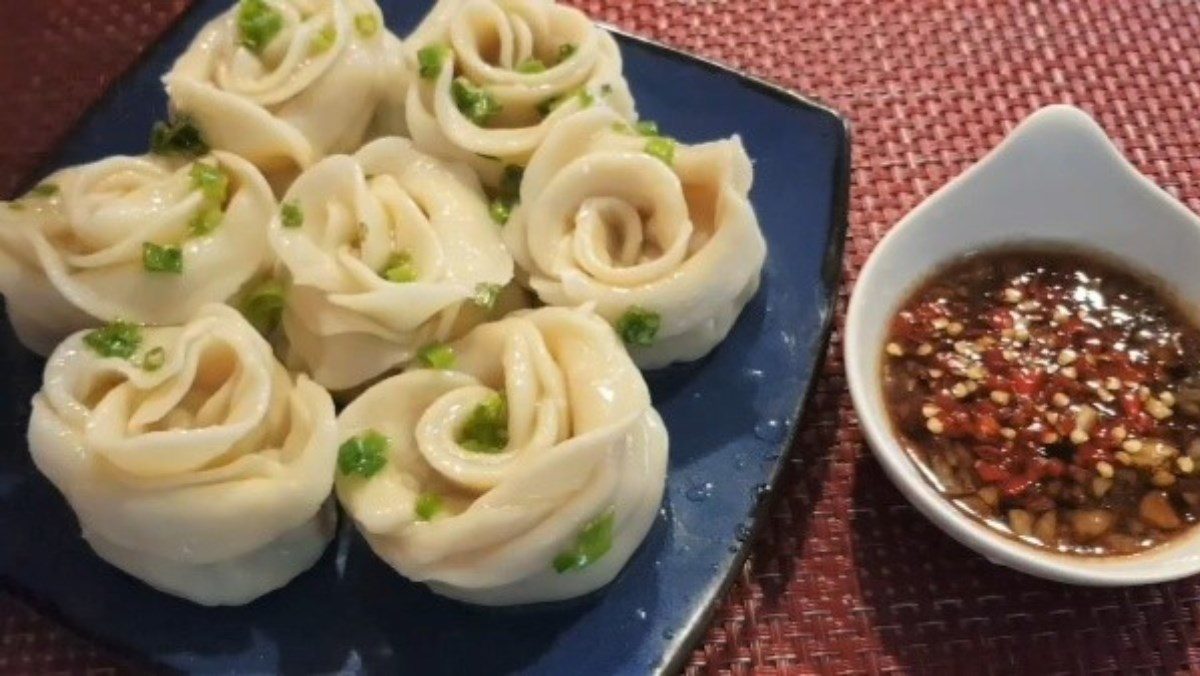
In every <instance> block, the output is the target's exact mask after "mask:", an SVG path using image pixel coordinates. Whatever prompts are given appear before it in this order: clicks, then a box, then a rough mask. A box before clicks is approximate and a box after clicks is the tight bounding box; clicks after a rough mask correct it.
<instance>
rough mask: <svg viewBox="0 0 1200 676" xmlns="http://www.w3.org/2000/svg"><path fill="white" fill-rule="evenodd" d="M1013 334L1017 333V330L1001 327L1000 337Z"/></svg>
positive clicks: (1010, 336) (1008, 336)
mask: <svg viewBox="0 0 1200 676" xmlns="http://www.w3.org/2000/svg"><path fill="white" fill-rule="evenodd" d="M1015 335H1017V332H1016V331H1013V330H1012V329H1001V330H1000V337H1001V338H1012V337H1013V336H1015Z"/></svg>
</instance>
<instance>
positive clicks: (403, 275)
mask: <svg viewBox="0 0 1200 676" xmlns="http://www.w3.org/2000/svg"><path fill="white" fill-rule="evenodd" d="M418 276H419V275H418V273H417V266H416V264H414V263H413V259H412V254H410V253H408V252H407V251H398V252H396V253H394V254H392V257H391V258H389V259H388V262H387V265H386V266H384V268H383V278H384V279H386V280H388V281H389V282H396V283H398V284H403V283H405V282H415V281H417V277H418Z"/></svg>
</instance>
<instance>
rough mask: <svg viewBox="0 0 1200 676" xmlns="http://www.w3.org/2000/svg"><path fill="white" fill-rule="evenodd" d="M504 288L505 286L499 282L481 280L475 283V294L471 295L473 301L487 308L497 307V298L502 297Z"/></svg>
mask: <svg viewBox="0 0 1200 676" xmlns="http://www.w3.org/2000/svg"><path fill="white" fill-rule="evenodd" d="M502 288H504V287H502V286H500V285H499V284H488V283H487V282H480V283H479V284H476V285H475V295H473V296H471V302H472V303H474V304H476V305H478V306H479V307H481V308H483V309H485V310H492V309H495V307H496V299H497V298H499V297H500V290H501V289H502Z"/></svg>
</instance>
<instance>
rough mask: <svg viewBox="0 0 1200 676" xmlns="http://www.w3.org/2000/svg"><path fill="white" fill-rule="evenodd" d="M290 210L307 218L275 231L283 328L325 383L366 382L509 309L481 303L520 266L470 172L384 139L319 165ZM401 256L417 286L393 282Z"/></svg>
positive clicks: (340, 386)
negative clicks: (284, 283)
mask: <svg viewBox="0 0 1200 676" xmlns="http://www.w3.org/2000/svg"><path fill="white" fill-rule="evenodd" d="M284 205H286V208H287V209H296V210H298V213H299V214H300V218H302V223H300V224H299V225H294V227H288V225H286V224H285V223H284V219H283V216H282V215H280V216H278V217H276V218H275V220H274V221H272V223H271V226H270V241H271V246H272V248H273V249H274V252H275V254H276V255H277V256H278V258H279V261H280V264H281V266H282V268H283V269H284V271H285V272H286V276H287V277H288V280H289V288H288V289H287V292H286V301H285V307H284V311H283V328H284V332H285V333H286V335H287V339H288V343H289V345H290V350H291V358H292V361H294V362H295V363H296V364H297V366H299V367H300V368H303V369H305V370H307V371H308V372H310V373H311V374H312V377H313V379H314V380H316V381H317V382H318V383H320V384H322V385H324V386H325V387H328V388H330V389H332V390H345V389H348V388H352V387H355V386H357V385H360V384H362V383H364V382H366V381H368V380H370V379H372V378H375V377H377V376H379V375H381V374H384V373H386V372H387V371H389V370H392V369H395V368H397V367H400V366H402V365H404V364H405V363H407V362H408V361H409V360H411V359H412V358H413V356H414V355H415V354H416V352H417V351H418V350H419V349H420V348H422V347H424V346H425V345H427V344H429V343H432V342H443V341H446V340H449V339H451V338H453V337H456V336H459V335H462V334H463V333H465V331H466V330H467V329H468V328H470V327H471V326H473V325H474V324H477V323H479V322H481V321H483V320H485V319H486V318H487V317H488V316H489V314H491V312H495V313H499V312H500V311H501V310H502V309H503V308H501V307H494V308H492V311H491V312H489V311H487V310H485V309H483V308H481V307H478V306H477V304H476V302H475V298H476V296H477V294H479V293H480V292H481V291H484V290H485V289H487V288H488V287H489V285H490V286H491V287H492V289H493V290H495V287H503V286H504V285H506V284H508V283H509V281H511V280H512V277H513V262H512V257H511V256H509V254H508V251H507V250H505V248H504V243H503V242H502V241H501V240H500V232H499V230H500V229H499V227H498V226H497V225H496V223H495V222H494V221H492V219H491V217H490V216H489V215H488V208H487V204H486V203H485V202H484V196H483V191H482V189H481V188H480V187H479V181H478V179H476V178H475V176H474V175H473V174H472V173H471V171H470V169H468V168H467V167H465V166H462V165H452V164H447V163H444V162H442V161H440V160H436V159H434V158H432V157H430V156H428V155H425V154H423V153H420V152H417V151H416V150H414V149H413V147H412V145H411V143H410V142H409V141H408V140H406V139H401V138H385V139H380V140H378V141H375V142H373V143H371V144H369V145H367V146H365V147H363V148H362V149H361V150H359V151H358V152H357V153H356V154H355V155H353V156H347V155H337V156H333V157H328V158H326V159H324V160H322V161H321V162H319V163H318V164H316V165H315V166H313V167H312V168H311V169H309V170H308V171H306V172H305V173H304V174H302V175H301V176H300V177H299V178H298V179H296V181H295V183H293V184H292V187H291V189H290V190H289V191H288V194H287V196H286V197H285V198H284ZM398 256H403V257H406V258H407V263H408V269H409V271H410V272H411V275H410V277H409V278H408V281H390V280H389V279H387V278H386V277H384V273H385V272H386V271H387V270H388V269H389V267H390V266H392V265H393V264H394V263H395V262H396V261H397V257H398ZM499 302H500V303H501V304H502V305H504V304H506V303H507V302H508V301H507V299H501V300H500V301H499Z"/></svg>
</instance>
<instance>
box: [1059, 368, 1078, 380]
mask: <svg viewBox="0 0 1200 676" xmlns="http://www.w3.org/2000/svg"><path fill="white" fill-rule="evenodd" d="M1062 374H1063V377H1064V378H1070V379H1071V380H1075V379H1076V378H1078V377H1079V372H1077V371H1076V370H1075V367H1074V366H1065V367H1063V370H1062Z"/></svg>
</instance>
